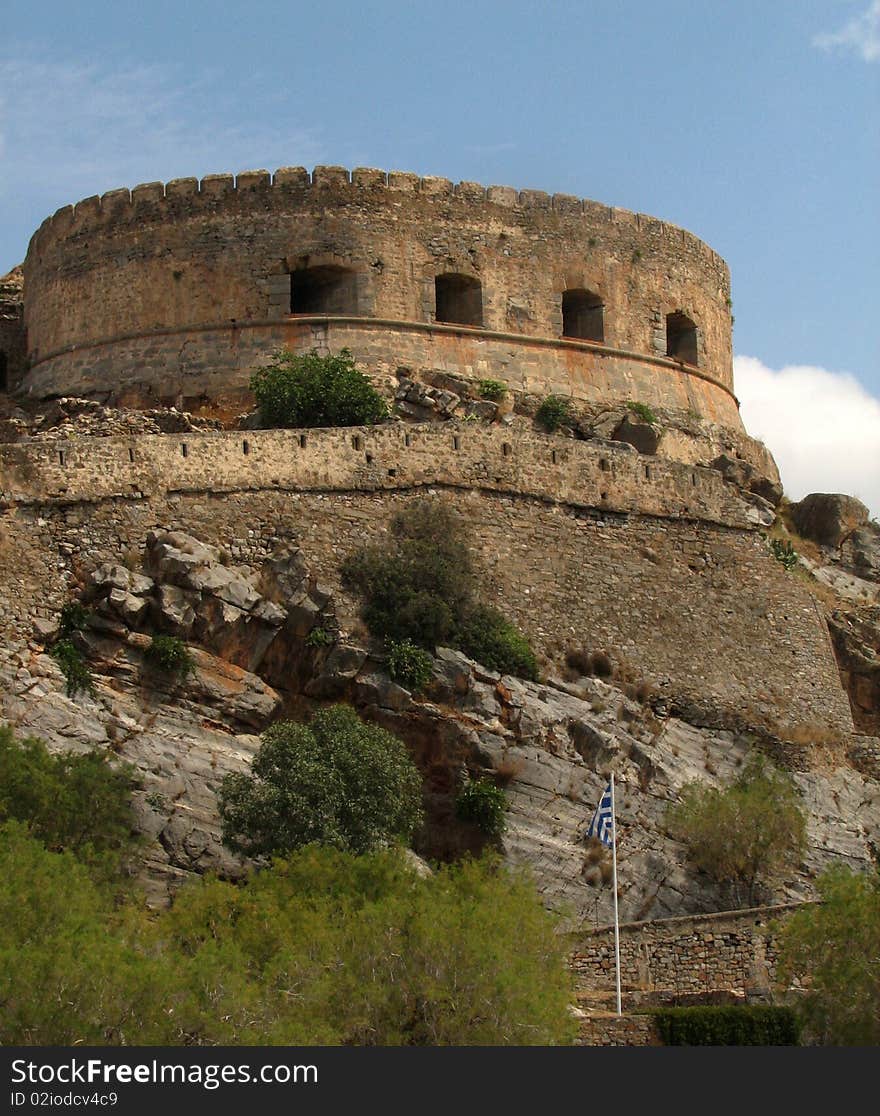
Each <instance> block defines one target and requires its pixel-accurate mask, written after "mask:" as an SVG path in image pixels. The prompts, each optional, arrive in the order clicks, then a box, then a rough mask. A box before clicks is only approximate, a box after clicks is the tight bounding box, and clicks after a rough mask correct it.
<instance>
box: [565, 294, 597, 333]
mask: <svg viewBox="0 0 880 1116" xmlns="http://www.w3.org/2000/svg"><path fill="white" fill-rule="evenodd" d="M562 336H563V337H573V338H577V340H579V341H598V342H599V343H600V344H601V343H602V342H603V341H604V340H605V307H604V305H603V304H602V299H601V298H600V297H599V296H598V295H597V294H593V292H592V291H584V290H574V291H563V292H562Z"/></svg>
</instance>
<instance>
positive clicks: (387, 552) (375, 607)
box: [342, 499, 538, 679]
mask: <svg viewBox="0 0 880 1116" xmlns="http://www.w3.org/2000/svg"><path fill="white" fill-rule="evenodd" d="M342 577H343V581H344V582H345V584H346V585H348V586H349V587H350V588H352V589H355V590H356V591H357V592H358V593H360V594H361V596H362V597H363V599H364V606H363V612H362V615H363V618H364V622H365V623H366V625H367V627H368V628H369V629H370V632H371V633H372V634H373V635H374V636H377V637H379V638H380V639H384V640H393V641H395V642H402V641H404V640H409V641H411V642H412V643H414V644H416V645H417V646H418V647H423V648H425V649H426V650H428V651H435V650H436V648H437V647H440V646H445V647H457V648H460V649H461V650H462V651H464V652H465V653H466V654H468V655H471V656H473V658H475V659H478V660H479V661H480V662H482V663H483V664H484V665H486V666H489V667H491V668H493V669H494V670H498V671H500V672H501V673H504V674H516V675H519V676H520V677H522V678H531V679H536V678H537V676H538V664H537V661H536V659H535V656H534V653H533V652H532V649H531V647H530V646H529V643H528V640H527V639H526V637H525V636H524V635H523V634H522V633H521V632H519V631H518V630H517V629H516V628H515V627H514V626H513V625H512V624H511V623H510V622H509V621H508V620H506V619H505V618H504V617H503V616H502V615H501V614H500V613H499V612H497V611H496V610H495V609H491V608H487V607H486V606H484V605H482V604H481V603H480V601H479V599H478V597H477V591H476V577H475V575H474V571H473V567H472V563H471V557H470V551H469V549H468V546H467V543H466V541H465V538H464V535H463V532H462V528H461V521H460V519H459V518H458V516H456V515H455V514H454V513H453V512H452V511H451V509H450V508H448V507H447V506H446V505H444V504H442V503H441V502H439V501H436V500H430V499H423V500H417V501H415V502H414V503H412V504H410V505H409V506H408V507H407V508H405V509H404V510H403V511H401V512H398V514H397V515H396V516H394V518H393V519H392V521H391V530H390V534H389V538H388V540H387V542H384V543H379V544H375V545H373V546H368V547H364V548H362V549H361V550H358V551H357V552H356V553H354V554H352V555H351V556H350V557H349V558H348V559H346V561H345V562H344V563H343V567H342Z"/></svg>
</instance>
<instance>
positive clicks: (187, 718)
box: [0, 533, 880, 924]
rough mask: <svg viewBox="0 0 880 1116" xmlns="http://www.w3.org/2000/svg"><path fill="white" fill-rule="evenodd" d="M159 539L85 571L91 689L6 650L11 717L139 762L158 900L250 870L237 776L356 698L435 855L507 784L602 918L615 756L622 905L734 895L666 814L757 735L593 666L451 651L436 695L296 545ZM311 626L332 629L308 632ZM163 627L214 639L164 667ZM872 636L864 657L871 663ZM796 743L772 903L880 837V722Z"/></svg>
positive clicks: (579, 911)
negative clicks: (591, 844) (352, 612)
mask: <svg viewBox="0 0 880 1116" xmlns="http://www.w3.org/2000/svg"><path fill="white" fill-rule="evenodd" d="M148 551H149V554H150V557H149V569H150V570H151V572H152V575H153V576H151V577H147V576H145V575H142V574H140V573H137V572H133V571H130V570H128V569H126V568H125V567H122V566H117V565H108V566H104V567H101V569H100V570H97V571H95V574H94V575H93V576H92V577H91V579H90V580H89V588H88V594H89V598H90V601H91V603H92V605H93V607H94V609H95V612H96V616H95V621H94V623H93V626H92V627H91V629H90V630H87V631H85V632H83V633H81V634H80V636H78V637H77V638H78V639H80V640H81V643H82V646H83V648H84V650H85V653H86V655H87V658H88V660H89V663H90V666H91V669H92V671H93V674H94V677H95V681H96V689H95V696H94V698H92V697H89V696H84V695H80V696H79V697H77V698H76V699H74V700H72V699H70V698H68V697H67V695H66V691H65V680H64V678H63V676H62V674H61V671H60V669H59V667H58V664H57V663H56V662H55V660H54V659H52V658H51V656H49V655H46V654H43V653H41V652H40V651H39V650H35V651H33V652H32V653H28V654H23V653H18V654H14V655H13V654H11V653H10V652H8V651H5V650H4V649H2V648H0V717H2V718H4V719H5V720H7V721H9V722H10V723H11V724H12V725H14V726H15V727H16V728H17V729H18V730H20V731H21V732H30V733H35V734H38V735H40V736H41V737H43V738H44V739H45V740H46V741H47V742H48V743H49V745H50V747H52V748H56V749H70V748H73V749H84V748H88V747H92V746H97V747H101V748H107V749H112V750H113V751H114V752H115V753H116V754H118V755H119V756H121V757H122V758H124V759H126V760H127V761H128V762H131V763H133V764H134V765H135V767H136V768H137V769H138V771H139V772H140V773H141V776H142V779H143V790H142V791H140V792H139V794H138V806H137V808H138V818H139V825H140V826H141V828H142V829H143V831H144V833H145V834H146V835H147V837H148V838H149V840H150V845H149V851H148V856H147V863H146V868H145V872H146V876H147V879H148V882H149V886H150V888H151V892H150V894H151V896H152V899H153V901H160V900H161V898H162V896H163V895H164V894H165V893H166V889H167V887H168V886H173V885H174V884H175V883H176V882H177V881H179V880H181V879H183V878H185V877H186V876H187V874H189V873H191V872H193V871H204V870H206V869H209V868H210V869H213V870H217V871H220V872H222V873H224V874H230V875H231V874H235V873H236V872H239V871H241V869H242V864H241V862H240V861H239V860H237V859H236V858H235V857H232V856H231V855H230V854H229V853H228V852H227V851H226V850H224V849H223V847H222V843H221V840H220V823H219V817H218V814H217V805H216V790H217V787H218V786H219V783H220V780H221V778H222V776H223V774H224V773H225V772H227V771H242V770H246V769H247V766H248V764H249V762H250V760H251V757H252V756H253V754H254V752H255V750H256V748H257V746H258V737H257V734H258V733H259V732H260V731H261V730H262V729H263V728H264V727H265V726H266V725H267V724H268V723H270V722H271V721H272V720H273V719H275V718H277V717H279V716H289V715H290V714H291V712H292V711H294V710H295V711H296V715H299V716H301V715H302V714H303V709H304V708H309V707H310V706H313V705H314V704H315V703H319V702H325V701H339V700H343V701H350V702H352V703H353V704H354V705H355V706H356V707H358V709H359V711H360V712H361V713H362V715H363V716H365V717H367V718H369V719H372V720H375V721H376V722H378V723H380V724H382V725H384V726H385V727H387V728H389V729H390V730H392V731H394V732H396V733H397V734H398V735H400V736H401V737H402V738H403V739H404V740H405V741H406V742H407V744H408V746H409V748H410V751H411V753H412V754H413V756H414V758H415V759H416V762H417V763H418V764H419V766H420V769H421V770H422V772H423V775H424V779H425V799H426V805H427V810H428V814H429V826H428V831H427V833H426V836H425V846H424V850H423V851H426V852H428V853H429V854H430V855H434V856H441V855H452V854H456V853H460V852H462V851H464V850H473V851H475V850H477V849H478V848H479V847H480V846H481V844H482V842H483V838H482V837H481V836H480V834H479V833H478V832H477V831H476V830H474V829H471V830H468V829H467V827H465V826H463V825H462V824H461V823H459V822H457V821H456V819H455V813H454V800H455V796H456V794H457V793H458V791H459V789H460V788H461V786H462V785H463V782H464V780H465V779H467V778H468V777H471V778H480V777H487V778H491V779H493V780H495V781H496V782H497V783H498V784H500V785H503V786H505V788H506V795H507V800H508V804H509V813H508V827H507V831H506V833H505V835H504V838H503V851H504V853H505V855H506V856H507V857H508V859H510V860H511V861H512V862H513V863H516V864H519V865H521V866H523V867H524V868H526V869H528V870H529V871H530V872H531V873H532V875H533V876H534V878H535V880H536V882H537V885H538V887H539V889H540V891H541V893H542V894H543V896H544V897H545V900H546V902H547V903H548V904H549V905H552V906H554V907H558V908H561V909H565V910H566V911H568V912H569V913H570V917H571V919H572V921H573V922H574V923H581V924H582V923H586V924H591V923H593V922H596V923H605V922H607V921H608V920H609V919H610V917H611V902H612V899H611V893H610V889H609V887H608V885H607V880H606V877H607V873H605V872H604V871H603V870H602V865H601V864H600V865H597V862H596V860H595V858H594V857H593V856H592V854H591V853H590V850H589V849H588V847H587V844H586V840H585V834H586V828H587V826H588V824H589V820H590V817H591V816H592V813H593V810H594V809H595V806H596V803H597V802H598V799H599V796H600V794H601V792H602V790H603V788H604V786H605V783H606V781H607V779H608V776H609V774H610V773H611V772H612V771H613V772H614V773H615V778H616V785H617V788H618V823H619V824H618V833H619V879H620V910H621V917H622V918H624V919H629V920H632V919H640V918H651V917H663V916H666V915H673V914H683V913H688V912H700V911H707V910H713V909H715V910H717V909H719V908H721V907H723V906H724V905H725V903H726V901H727V900H726V897H725V896H723V895H722V894H721V893H720V892H719V890H718V889H717V888H716V887H715V886H714V885H713V884H712V883H711V882H710V881H708V880H707V879H706V878H705V877H701V876H699V875H698V874H696V873H695V872H694V871H693V870H692V868H691V867H690V865H689V864H688V861H687V857H686V851H685V849H684V848H683V847H682V846H681V845H679V844H678V843H677V842H675V841H673V840H672V839H671V838H670V837H669V836H668V834H667V831H666V824H665V812H666V809H667V807H668V806H669V804H670V803H672V802H674V801H676V799H677V798H678V796H679V794H680V792H681V788H682V787H683V785H684V784H685V783H687V782H690V781H693V780H701V781H705V782H707V783H710V784H712V785H723V784H726V783H728V782H730V781H731V780H732V779H733V778H734V777H735V776H736V774H737V772H738V771H739V769H740V767H741V765H742V763H743V761H744V758H745V757H746V755H747V754H748V751H749V749H750V747H752V738H751V737H749V736H747V735H745V734H738V733H734V732H732V731H725V730H721V729H713V728H699V727H695V726H694V725H693V724H688V723H686V722H685V721H684V720H682V719H676V718H675V717H672V716H668V715H666V713H665V711H663V710H661V708H660V707H659V706H658V707H657V708H651V707H649V706H648V705H645V704H642V703H640V702H638V701H633V700H631V699H629V698H628V697H626V696H625V695H624V693H623V692H621V690H619V689H617V688H615V687H614V686H611V685H608V684H606V683H605V682H603V681H600V680H598V679H595V678H584V679H581V680H580V681H579V682H577V683H563V682H556V681H552V680H551V681H548V682H546V683H532V682H524V681H522V680H520V679H516V678H511V677H508V676H501V675H499V674H498V673H497V672H493V671H491V670H487V669H486V668H484V667H482V666H480V665H479V664H477V663H474V662H472V661H470V660H469V659H467V658H466V656H464V655H463V654H461V653H460V652H458V651H454V650H451V649H444V648H441V649H440V650H439V651H438V653H437V656H436V657H435V659H434V661H433V674H432V678H431V679H430V681H429V683H428V685H427V686H426V687H425V690H424V692H423V693H422V694H421V695H414V694H412V693H410V692H409V691H408V690H406V689H405V688H403V687H401V686H399V685H397V684H396V683H394V682H393V681H392V680H391V679H390V678H389V677H388V675H387V672H386V670H385V665H384V662H383V660H382V657H381V656H376V655H370V654H368V653H367V651H366V650H365V649H364V648H362V647H360V646H358V645H357V643H356V642H354V641H352V640H351V639H344V640H339V639H337V634H338V627H337V626H336V620H335V616H334V612H333V602H332V600H331V599H330V598H329V594H328V593H327V592H326V590H324V589H322V588H321V587H320V585H318V584H316V583H315V582H314V580H313V579H312V578H310V577H309V576H308V571H307V570H306V567H305V563H304V561H303V559H302V555H301V554H299V552H298V551H295V550H289V549H288V550H285V549H284V548H282V549H280V550H279V552H278V554H277V555H276V556H274V557H273V558H272V559H271V560H270V561H269V562H267V563H266V568H265V569H263V570H262V571H261V573H260V575H259V578H258V577H257V575H255V574H253V573H252V572H250V571H248V570H246V569H244V568H239V569H234V568H230V567H224V566H223V565H222V564H221V563H220V561H219V554H218V553H217V552H216V551H214V548H207V547H202V546H201V544H200V543H199V542H198V540H192V539H189V538H188V537H185V536H182V535H180V534H179V533H178V534H175V535H174V536H171V535H162V534H156V535H155V536H153V537H152V539H151V542H150V544H149V547H148ZM215 555H216V557H215ZM165 578H170V579H171V581H167V580H164V579H165ZM239 582H240V583H241V584H242V585H243V586H244V587H245V589H243V590H242V593H241V595H240V596H239V597H238V598H237V599H238V600H239V601H240V602H241V604H242V605H248V606H249V607H248V608H243V607H240V605H239V604H235V603H231V602H230V601H229V600H227V599H226V597H228V596H229V595H230V594H229V591H228V590H229V586H230V585H234V584H238V583H239ZM316 628H320V629H321V631H322V636H321V639H318V640H313V641H312V642H311V643H309V642H308V639H309V635H310V633H311V632H313V631H315V630H316ZM156 630H162V631H174V630H176V631H178V632H181V633H186V635H185V637H184V638H189V639H193V640H195V639H198V640H199V641H200V642H201V644H202V646H201V647H191V649H190V651H191V655H192V657H193V660H194V666H195V669H194V671H193V673H192V674H191V675H189V676H187V677H186V678H182V679H181V678H169V677H167V676H163V675H162V674H161V672H159V671H158V670H157V669H156V668H154V667H151V666H150V664H149V662H148V660H147V659H146V657H145V652H146V650H147V648H148V647H149V645H150V643H151V640H152V635H153V633H154V632H155V631H156ZM328 640H329V642H327V641H328ZM862 642H863V643H864V642H865V641H864V640H862ZM869 651H870V648H868V650H865V651H864V652H862V651H860V652H859V654H860V655H862V658H864V659H865V661H866V664H867V660H868V659H869V658H870V654H869ZM251 660H254V665H253V666H249V665H248V663H250V662H251ZM859 661H860V662H861V660H859ZM853 662H854V663H855V658H853ZM868 665H870V664H868ZM852 669H853V671H855V666H853V668H852ZM872 677H874V676H873V674H872ZM785 755H786V757H788V758H789V759H790V761H791V762H790V766H791V767H792V768H793V769H796V770H795V771H794V775H793V777H794V779H795V780H796V782H797V784H798V786H799V788H800V789H801V792H802V794H803V800H804V804H805V809H806V811H807V814H808V840H809V848H808V851H807V855H806V857H805V860H804V864H803V866H802V868H801V870H800V871H799V872H797V873H796V874H795V875H793V876H792V878H791V879H789V880H787V881H784V882H782V883H780V884H779V885H778V886H777V887H776V888H775V891H774V892H773V894H772V895H770V896H768V898H772V899H775V900H786V899H798V898H806V897H810V896H811V895H812V886H813V885H812V880H813V878H814V876H815V874H816V873H817V872H818V871H819V870H820V869H821V868H822V867H823V866H825V865H826V864H828V863H829V862H830V861H831V860H833V859H844V860H845V861H846V862H847V863H850V864H852V865H854V866H857V867H868V866H869V865H870V864H871V862H872V855H873V852H872V850H874V849H876V848H877V847H880V788H878V784H877V781H876V770H877V769H876V763H877V760H876V756H877V751H876V748H875V747H873V746H872V745H871V742H870V739H869V738H868V737H865V738H863V741H862V743H861V744H860V745H859V746H858V747H852V748H850V749H849V751H847V749H846V748H841V749H840V754H839V755H835V754H829V755H826V756H824V757H823V758H822V762H821V765H820V763H819V762H818V761H814V760H813V758H812V752H811V750H810V748H808V747H805V746H804V747H801V748H800V750H799V751H798V753H797V756H794V758H792V757H789V756H788V753H785Z"/></svg>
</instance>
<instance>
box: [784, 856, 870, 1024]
mask: <svg viewBox="0 0 880 1116" xmlns="http://www.w3.org/2000/svg"><path fill="white" fill-rule="evenodd" d="M818 890H819V896H820V903H818V904H811V905H810V906H806V907H802V908H801V909H800V910H799V911H796V912H795V914H794V915H792V916H791V918H789V919H788V921H787V922H785V923H784V924H783V926H782V928H781V931H780V961H779V976H780V979H781V980H782V981H783V982H784V983H785V984H786V985H788V984H789V983H790V982H791V981H792V980H793V979H794V978H798V980H799V981H800V982H801V983H802V984H803V985H804V986H805V987H806V989H807V993H806V996H805V997H804V998H803V999H802V1000H801V1001H800V1004H799V1011H800V1013H801V1014H802V1016H803V1018H804V1021H805V1024H806V1026H807V1028H808V1030H809V1032H810V1034H811V1035H812V1037H813V1039H814V1040H815V1041H817V1042H820V1043H824V1044H827V1045H834V1046H880V872H878V871H877V870H876V869H875V870H874V871H873V872H871V873H870V874H860V873H856V872H852V871H850V870H849V869H848V868H845V867H842V866H838V867H833V868H830V869H828V870H827V871H826V872H824V873H823V874H822V876H820V878H819V880H818Z"/></svg>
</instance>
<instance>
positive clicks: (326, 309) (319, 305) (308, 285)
mask: <svg viewBox="0 0 880 1116" xmlns="http://www.w3.org/2000/svg"><path fill="white" fill-rule="evenodd" d="M357 311H358V306H357V275H356V273H355V272H354V271H353V270H352V269H351V268H348V267H335V266H332V265H328V266H325V267H302V268H298V269H297V270H296V271H293V272H291V274H290V312H291V314H357Z"/></svg>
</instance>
